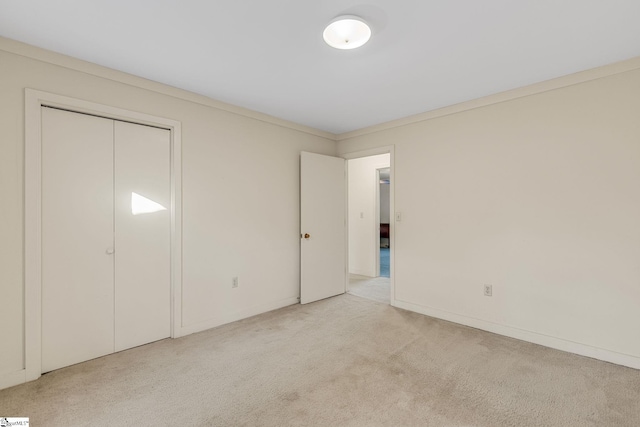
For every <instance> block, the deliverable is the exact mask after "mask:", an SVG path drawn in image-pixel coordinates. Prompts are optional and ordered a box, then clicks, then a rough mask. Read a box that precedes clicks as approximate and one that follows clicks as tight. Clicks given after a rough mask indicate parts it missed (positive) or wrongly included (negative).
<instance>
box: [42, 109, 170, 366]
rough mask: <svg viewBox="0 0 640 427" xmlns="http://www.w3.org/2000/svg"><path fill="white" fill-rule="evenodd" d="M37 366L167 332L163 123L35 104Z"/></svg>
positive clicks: (120, 347)
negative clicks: (38, 149)
mask: <svg viewBox="0 0 640 427" xmlns="http://www.w3.org/2000/svg"><path fill="white" fill-rule="evenodd" d="M41 111H42V141H41V143H42V372H48V371H51V370H54V369H58V368H61V367H64V366H68V365H72V364H75V363H79V362H83V361H85V360H89V359H93V358H96V357H100V356H103V355H106V354H110V353H113V352H114V351H120V350H124V349H127V348H131V347H135V346H138V345H142V344H146V343H149V342H152V341H156V340H159V339H162V338H167V337H169V336H170V332H171V323H170V322H171V297H170V292H171V271H170V268H171V267H170V265H171V244H170V238H171V234H170V233H171V210H170V207H171V182H170V179H171V164H170V148H171V140H170V132H169V131H168V130H164V129H158V128H154V127H149V126H143V125H136V124H131V123H125V122H120V121H114V120H111V119H105V118H98V117H94V116H90V115H85V114H78V113H72V112H67V111H62V110H57V109H51V108H42V110H41Z"/></svg>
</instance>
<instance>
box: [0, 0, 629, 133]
mask: <svg viewBox="0 0 640 427" xmlns="http://www.w3.org/2000/svg"><path fill="white" fill-rule="evenodd" d="M362 1H363V0H360V1H348V0H269V1H267V0H252V1H250V0H110V1H95V0H55V1H52V0H1V1H0V35H2V36H4V37H8V38H11V39H15V40H18V41H22V42H25V43H29V44H32V45H35V46H39V47H43V48H45V49H50V50H53V51H56V52H60V53H63V54H66V55H70V56H73V57H77V58H80V59H84V60H87V61H90V62H94V63H97V64H100V65H104V66H106V67H110V68H114V69H117V70H121V71H125V72H128V73H131V74H135V75H138V76H142V77H146V78H148V79H151V80H155V81H158V82H162V83H166V84H168V85H171V86H175V87H179V88H182V89H186V90H189V91H192V92H196V93H199V94H202V95H206V96H209V97H211V98H214V99H217V100H220V101H224V102H228V103H231V104H235V105H238V106H242V107H246V108H249V109H252V110H256V111H260V112H263V113H267V114H270V115H272V116H276V117H279V118H282V119H286V120H290V121H293V122H296V123H300V124H304V125H307V126H311V127H313V128H317V129H321V130H325V131H329V132H332V133H343V132H347V131H351V130H355V129H359V128H363V127H366V126H370V125H374V124H379V123H382V122H386V121H389V120H393V119H397V118H402V117H406V116H409V115H412V114H417V113H421V112H424V111H429V110H433V109H436V108H440V107H444V106H448V105H452V104H455V103H459V102H462V101H466V100H470V99H474V98H479V97H482V96H485V95H489V94H493V93H497V92H501V91H505V90H508V89H512V88H516V87H520V86H524V85H527V84H531V83H535V82H539V81H543V80H547V79H550V78H553V77H558V76H562V75H566V74H571V73H574V72H577V71H582V70H585V69H589V68H593V67H597V66H600V65H605V64H608V63H612V62H616V61H620V60H624V59H628V58H631V57H635V56H640V23H639V22H638V18H639V17H640V1H639V0H606V1H604V0H520V1H515V0H483V1H478V0H437V1H436V0H368V1H367V0H364V1H365V2H366V3H363V2H362ZM342 14H354V15H359V16H361V17H362V18H364V19H365V20H367V21H368V22H369V23H370V25H371V27H372V31H373V36H372V38H371V40H370V41H369V43H368V44H367V45H365V46H364V47H362V48H360V49H356V50H353V51H341V50H337V49H333V48H330V47H329V46H327V45H325V43H324V42H323V40H322V31H323V29H324V27H325V25H326V24H327V23H328V22H329V21H330V20H331V19H332V18H334V17H336V16H338V15H342ZM0 77H1V76H0Z"/></svg>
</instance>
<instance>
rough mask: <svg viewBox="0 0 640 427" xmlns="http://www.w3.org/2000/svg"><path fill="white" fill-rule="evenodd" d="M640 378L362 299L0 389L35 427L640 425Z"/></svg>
mask: <svg viewBox="0 0 640 427" xmlns="http://www.w3.org/2000/svg"><path fill="white" fill-rule="evenodd" d="M639 402H640V371H637V370H633V369H629V368H624V367H620V366H616V365H613V364H609V363H605V362H600V361H596V360H593V359H588V358H585V357H580V356H576V355H572V354H568V353H563V352H560V351H556V350H551V349H548V348H544V347H540V346H537V345H534V344H529V343H525V342H521V341H517V340H514V339H510V338H505V337H501V336H498V335H494V334H490V333H487V332H483V331H479V330H475V329H471V328H467V327H463V326H458V325H455V324H452V323H448V322H444V321H440V320H435V319H432V318H429V317H425V316H422V315H419V314H415V313H411V312H407V311H403V310H399V309H396V308H393V307H391V306H388V305H384V304H379V303H376V302H372V301H369V300H366V299H363V298H358V297H356V296H353V295H348V294H346V295H342V296H339V297H335V298H330V299H327V300H323V301H320V302H317V303H313V304H309V305H304V306H301V305H295V306H291V307H287V308H284V309H281V310H277V311H274V312H271V313H267V314H263V315H260V316H256V317H253V318H250V319H245V320H243V321H240V322H236V323H233V324H229V325H225V326H222V327H219V328H216V329H213V330H209V331H205V332H202V333H199V334H195V335H191V336H188V337H185V338H181V339H177V340H164V341H160V342H157V343H154V344H150V345H146V346H142V347H138V348H135V349H132V350H129V351H125V352H121V353H118V354H114V355H110V356H107V357H103V358H100V359H96V360H93V361H89V362H85V363H82V364H79V365H75V366H72V367H69V368H65V369H60V370H58V371H55V372H52V373H50V374H47V375H45V376H43V377H42V378H41V379H39V380H38V381H35V382H31V383H28V384H24V385H21V386H17V387H13V388H10V389H6V390H3V391H0V415H1V416H28V417H30V418H31V423H32V424H31V425H33V426H111V425H131V426H170V425H189V426H492V427H494V426H519V427H520V426H638V425H640V404H639Z"/></svg>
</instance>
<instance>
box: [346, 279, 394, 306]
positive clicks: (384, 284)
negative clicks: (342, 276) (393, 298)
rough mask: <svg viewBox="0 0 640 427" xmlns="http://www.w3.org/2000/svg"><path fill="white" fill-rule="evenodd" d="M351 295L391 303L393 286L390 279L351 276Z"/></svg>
mask: <svg viewBox="0 0 640 427" xmlns="http://www.w3.org/2000/svg"><path fill="white" fill-rule="evenodd" d="M348 292H349V293H350V294H353V295H357V296H359V297H362V298H368V299H372V300H374V301H378V302H381V303H384V304H389V302H390V295H391V294H390V292H391V284H390V279H389V278H388V277H382V276H381V277H366V276H359V275H357V274H350V275H349V291H348Z"/></svg>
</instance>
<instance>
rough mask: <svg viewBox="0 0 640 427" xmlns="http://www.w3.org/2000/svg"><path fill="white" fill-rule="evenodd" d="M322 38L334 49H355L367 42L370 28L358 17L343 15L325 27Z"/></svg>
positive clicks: (369, 36)
mask: <svg viewBox="0 0 640 427" xmlns="http://www.w3.org/2000/svg"><path fill="white" fill-rule="evenodd" d="M322 37H323V38H324V41H325V42H327V44H328V45H329V46H331V47H335V48H336V49H355V48H357V47H360V46H362V45H363V44H365V43H366V42H368V41H369V39H370V38H371V28H369V25H367V23H366V22H364V21H363V20H362V18H360V17H358V16H354V15H343V16H338V17H337V18H336V19H334V20H333V21H331V22H330V23H329V25H327V28H325V29H324V32H323V33H322Z"/></svg>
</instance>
